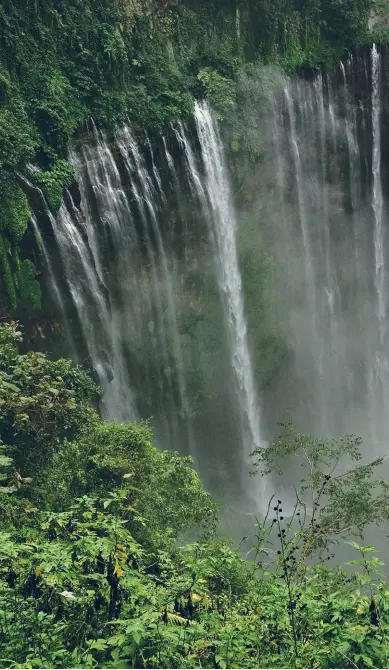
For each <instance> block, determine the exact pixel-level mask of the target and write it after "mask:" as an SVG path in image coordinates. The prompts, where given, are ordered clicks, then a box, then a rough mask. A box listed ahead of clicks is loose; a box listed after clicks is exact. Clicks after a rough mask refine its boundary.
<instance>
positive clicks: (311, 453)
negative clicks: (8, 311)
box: [0, 323, 389, 668]
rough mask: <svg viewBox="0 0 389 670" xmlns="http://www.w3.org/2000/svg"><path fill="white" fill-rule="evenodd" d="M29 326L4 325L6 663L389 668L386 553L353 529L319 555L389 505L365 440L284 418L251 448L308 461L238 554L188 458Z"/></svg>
mask: <svg viewBox="0 0 389 670" xmlns="http://www.w3.org/2000/svg"><path fill="white" fill-rule="evenodd" d="M21 339H22V336H21V333H20V330H19V328H18V326H17V324H16V323H8V324H7V323H5V324H3V325H2V326H1V327H0V429H1V435H2V443H1V449H0V472H1V480H2V481H1V484H2V486H1V487H0V519H1V528H0V539H1V542H0V649H1V656H0V667H4V668H12V667H18V668H64V667H82V668H84V667H85V668H96V667H105V668H107V667H108V668H109V667H112V668H120V667H137V668H148V667H154V668H172V667H187V668H197V667H207V668H241V667H245V668H256V667H295V668H298V667H301V668H303V667H310V668H336V667H347V668H351V667H353V668H355V667H357V668H374V667H387V664H388V661H389V656H388V653H389V647H388V641H387V640H388V634H389V595H388V594H389V590H388V585H387V582H386V578H385V576H384V574H383V563H382V561H380V560H379V559H378V558H377V557H376V556H375V552H374V549H373V547H371V546H359V544H357V543H356V542H348V546H349V548H350V552H352V553H353V554H354V555H355V556H356V558H355V559H354V558H352V560H351V561H349V562H348V563H346V564H345V565H344V566H343V567H335V568H331V567H330V566H329V565H326V564H325V561H326V560H327V559H328V558H330V557H331V556H332V557H333V556H334V551H336V549H335V547H336V543H337V542H338V541H339V539H340V538H342V537H348V538H349V537H350V536H352V535H353V534H354V535H355V534H356V535H358V534H361V533H362V532H363V530H364V528H365V526H366V525H367V524H368V523H370V522H372V521H374V522H375V523H377V524H379V523H381V524H382V523H386V522H387V521H388V518H389V487H388V486H387V485H386V484H385V482H383V481H382V480H378V479H376V477H375V469H376V467H377V466H378V465H381V463H382V461H380V460H379V461H375V462H374V463H370V464H365V463H361V457H360V452H359V446H360V441H359V440H358V439H356V438H353V437H346V438H343V439H341V440H333V441H321V440H318V439H314V438H309V437H305V436H302V435H299V434H296V433H295V432H294V431H293V429H292V428H291V427H287V428H286V430H285V432H284V434H283V436H282V437H281V438H280V439H279V440H278V441H277V442H276V443H275V444H273V445H271V446H270V447H269V448H268V449H266V450H262V449H257V450H256V452H255V459H256V469H257V470H258V473H259V474H263V475H264V474H266V473H268V472H272V473H273V476H274V477H275V476H276V474H277V473H279V474H281V472H280V469H279V464H280V463H283V464H284V465H285V463H287V461H288V459H291V458H294V459H296V458H299V459H301V462H302V463H306V468H305V470H304V472H305V476H304V480H303V482H302V486H301V490H300V491H299V492H298V493H297V497H296V499H295V503H294V504H293V505H292V507H291V508H290V509H283V504H282V502H281V501H280V500H278V501H276V500H274V501H273V500H271V501H270V503H269V511H268V514H267V516H266V518H265V519H263V520H261V521H258V522H257V524H256V527H255V530H253V537H252V538H250V539H249V541H250V546H251V551H250V552H249V555H248V556H249V557H248V558H244V557H243V556H242V555H241V553H240V552H238V551H237V550H235V549H233V548H232V547H231V545H230V544H229V543H228V542H227V541H225V540H223V539H220V538H217V536H216V522H217V508H216V506H215V504H214V502H213V501H212V499H211V497H210V496H209V495H208V494H207V493H206V492H205V491H204V489H203V488H202V486H201V483H200V481H199V479H198V476H197V475H196V473H195V472H194V470H193V469H192V466H191V462H190V459H187V458H181V457H180V456H178V454H176V453H173V452H159V451H157V450H156V449H155V447H154V446H153V444H152V435H151V432H150V428H149V426H148V424H147V423H144V422H141V423H139V424H136V425H135V424H122V425H117V424H115V423H113V422H103V421H101V420H100V419H99V417H98V415H97V414H96V413H95V411H94V410H93V407H92V405H91V402H92V401H93V398H94V397H95V396H96V394H97V393H98V389H96V387H95V385H94V384H93V382H92V381H91V380H90V379H89V377H88V375H87V374H86V373H85V372H84V371H83V370H82V369H81V368H77V367H73V366H72V364H71V363H70V362H69V361H65V360H58V361H52V362H50V361H48V360H47V359H46V358H45V357H44V356H43V355H41V354H36V353H34V352H29V353H27V354H20V353H19V350H18V346H19V344H20V342H21ZM285 502H286V501H285ZM286 504H287V506H289V505H290V503H289V502H286Z"/></svg>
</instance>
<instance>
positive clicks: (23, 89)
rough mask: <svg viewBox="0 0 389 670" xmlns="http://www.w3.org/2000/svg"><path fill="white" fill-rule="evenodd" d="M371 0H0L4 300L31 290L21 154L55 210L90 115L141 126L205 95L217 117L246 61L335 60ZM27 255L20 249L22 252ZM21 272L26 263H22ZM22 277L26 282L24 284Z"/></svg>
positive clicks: (161, 122)
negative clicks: (73, 143)
mask: <svg viewBox="0 0 389 670" xmlns="http://www.w3.org/2000/svg"><path fill="white" fill-rule="evenodd" d="M370 5H371V2H370V0H240V1H238V0H229V1H228V2H225V1H223V2H221V0H186V1H185V2H183V3H177V2H176V0H167V2H164V3H159V2H156V1H154V0H115V2H109V0H99V1H98V2H96V1H95V0H93V1H92V0H61V2H59V3H54V2H52V0H27V1H25V0H6V1H5V2H3V3H2V6H1V8H0V198H1V202H2V208H1V209H2V212H1V215H0V236H1V244H0V265H1V277H2V280H3V284H4V288H5V293H6V294H8V297H9V302H10V307H12V308H13V309H15V307H16V305H17V303H18V301H23V300H25V302H27V301H29V300H31V299H32V302H33V304H35V305H38V304H39V295H38V290H37V286H36V282H35V278H32V273H31V272H29V281H25V282H24V283H22V282H20V280H19V281H18V280H17V279H16V278H15V275H17V274H18V258H19V244H20V241H21V238H22V236H23V234H24V233H25V231H26V229H27V224H28V219H29V214H28V205H27V201H26V199H25V196H24V195H23V194H22V193H21V192H20V188H19V186H18V184H17V181H16V179H15V175H16V172H17V171H23V170H24V168H25V165H26V162H28V161H33V162H35V163H36V164H38V165H39V166H40V168H41V170H42V171H41V172H37V173H35V180H36V181H37V184H38V185H39V186H41V187H42V188H43V192H44V194H45V196H46V198H47V202H48V204H49V205H50V207H51V208H52V209H53V211H56V210H58V208H59V206H60V202H61V197H62V189H63V188H64V187H65V186H68V185H69V184H70V182H71V181H72V179H73V174H72V171H71V169H70V166H69V165H68V164H67V162H66V159H67V148H68V144H69V141H70V139H71V138H72V137H73V136H74V135H75V134H77V133H79V132H83V131H84V129H85V124H86V122H87V121H88V120H89V119H90V118H91V117H92V118H93V119H94V120H95V122H96V123H97V124H103V125H105V126H113V125H115V124H118V123H120V122H122V121H123V120H124V119H125V118H127V117H129V118H130V120H131V123H132V124H133V125H134V126H135V127H138V128H140V129H145V130H147V132H148V133H149V134H157V133H160V132H161V131H163V130H164V129H165V128H166V127H167V126H168V125H169V124H170V123H171V122H172V121H174V120H176V119H178V118H186V117H187V116H188V115H189V114H190V113H191V111H192V108H193V97H194V96H202V95H206V96H208V98H209V99H210V101H211V102H212V104H213V105H214V106H215V108H216V109H217V111H218V113H219V115H220V117H221V118H225V117H228V115H229V113H230V112H231V111H232V110H233V108H234V104H235V100H236V80H237V78H239V73H240V72H241V70H242V68H243V69H244V66H245V64H246V63H247V62H252V61H255V62H259V63H262V64H268V63H270V64H276V65H279V66H281V67H282V68H284V69H285V70H286V71H287V72H293V71H295V69H296V68H298V67H302V66H309V67H315V66H317V65H320V64H328V65H329V64H331V63H332V62H333V59H334V58H335V57H338V56H339V54H340V53H341V52H342V51H343V50H344V48H345V47H352V46H354V45H356V44H360V43H361V42H365V41H366V40H367V39H368V34H367V19H368V16H369V11H370ZM23 260H25V259H23ZM24 274H26V273H24ZM22 286H23V288H22Z"/></svg>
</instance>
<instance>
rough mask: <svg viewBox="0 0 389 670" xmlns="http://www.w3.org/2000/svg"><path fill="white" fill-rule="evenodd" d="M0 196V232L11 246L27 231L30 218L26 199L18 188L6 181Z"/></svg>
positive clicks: (13, 183) (11, 182) (16, 185)
mask: <svg viewBox="0 0 389 670" xmlns="http://www.w3.org/2000/svg"><path fill="white" fill-rule="evenodd" d="M1 195H2V202H1V209H0V231H1V232H2V233H3V234H4V235H5V236H6V237H7V238H8V239H9V240H10V242H11V243H12V244H17V242H19V240H21V238H22V237H23V235H24V233H25V231H26V230H27V225H28V222H29V220H30V218H31V211H30V208H29V205H28V202H27V198H26V196H25V194H24V192H23V191H22V189H21V188H20V186H19V185H18V184H17V183H16V182H13V181H8V183H7V184H6V185H5V186H4V188H3V189H2V194H1Z"/></svg>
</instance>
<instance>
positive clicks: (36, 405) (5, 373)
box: [0, 322, 98, 476]
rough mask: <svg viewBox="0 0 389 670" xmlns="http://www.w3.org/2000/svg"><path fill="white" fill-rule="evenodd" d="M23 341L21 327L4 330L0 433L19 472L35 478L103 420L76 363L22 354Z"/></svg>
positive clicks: (8, 325)
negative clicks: (67, 444) (71, 441)
mask: <svg viewBox="0 0 389 670" xmlns="http://www.w3.org/2000/svg"><path fill="white" fill-rule="evenodd" d="M21 341H22V334H21V331H20V329H19V327H18V324H17V323H16V322H11V323H5V324H2V325H1V326H0V431H1V437H2V440H3V443H4V445H5V447H6V453H7V456H8V457H12V458H13V459H14V463H15V467H16V468H17V470H18V471H19V472H21V473H24V474H28V475H29V476H30V475H32V476H35V474H37V473H38V472H41V470H42V468H46V467H47V466H49V464H50V463H51V459H52V456H53V454H54V453H55V451H57V450H58V449H59V448H60V447H61V445H62V444H63V443H64V441H65V440H68V439H73V438H77V437H80V436H81V435H82V434H84V433H85V432H86V431H88V430H89V429H90V427H91V426H92V425H94V423H95V422H96V421H97V420H98V416H97V414H96V412H95V411H94V410H93V408H92V406H91V399H92V398H93V396H94V395H96V394H97V392H98V389H97V387H96V385H95V384H94V383H93V381H92V380H91V378H90V377H89V375H88V374H87V373H86V371H84V370H83V369H82V368H80V367H76V366H74V365H73V363H72V361H70V360H65V359H60V360H58V361H51V360H49V359H48V358H47V357H46V356H45V355H44V354H41V353H38V352H28V353H27V354H24V355H23V354H20V353H19V350H18V345H19V343H20V342H21Z"/></svg>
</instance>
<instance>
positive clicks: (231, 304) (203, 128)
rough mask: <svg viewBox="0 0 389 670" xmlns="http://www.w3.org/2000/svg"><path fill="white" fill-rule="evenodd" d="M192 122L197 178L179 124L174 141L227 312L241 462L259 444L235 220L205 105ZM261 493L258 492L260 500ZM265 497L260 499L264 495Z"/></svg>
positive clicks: (216, 137) (216, 138)
mask: <svg viewBox="0 0 389 670" xmlns="http://www.w3.org/2000/svg"><path fill="white" fill-rule="evenodd" d="M195 120H196V127H197V132H198V137H199V141H200V147H201V157H202V161H203V165H204V170H205V177H204V182H202V180H201V177H200V174H199V170H198V168H197V165H196V161H195V157H194V153H193V150H192V149H191V147H190V143H189V141H188V139H187V137H186V136H185V133H184V131H183V128H182V126H181V128H180V132H179V135H178V137H179V139H180V141H181V144H182V146H183V147H184V149H185V152H186V155H187V160H188V166H189V171H190V177H191V181H192V186H193V189H194V191H195V192H197V195H198V197H199V200H200V202H201V203H202V207H203V210H204V215H205V217H206V218H207V221H208V224H209V230H210V235H211V239H212V242H213V247H214V253H215V260H216V263H217V273H218V280H219V288H220V291H221V293H222V295H223V298H224V302H225V307H226V311H227V321H228V332H229V338H230V346H231V361H232V366H233V369H234V373H235V379H236V383H237V393H238V401H239V404H240V408H241V412H242V417H243V431H244V433H243V444H244V449H245V454H246V461H247V462H248V463H249V459H250V454H251V452H252V451H253V448H254V447H255V446H261V445H263V440H262V437H261V431H260V419H259V411H258V404H257V393H256V388H255V383H254V377H253V370H252V365H251V360H250V353H249V347H248V341H247V326H246V320H245V315H244V305H243V295H242V280H241V275H240V270H239V262H238V252H237V246H236V230H237V219H236V214H235V211H234V206H233V203H232V198H231V189H230V185H229V183H228V177H227V169H226V165H225V159H224V156H223V149H222V142H221V138H220V136H219V132H218V129H217V126H216V123H215V121H214V119H213V117H212V114H211V111H210V109H209V108H208V106H207V105H206V104H205V103H203V104H200V103H197V104H196V109H195ZM263 495H264V491H262V492H261V495H260V498H261V497H262V496H263ZM263 501H264V497H263Z"/></svg>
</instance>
